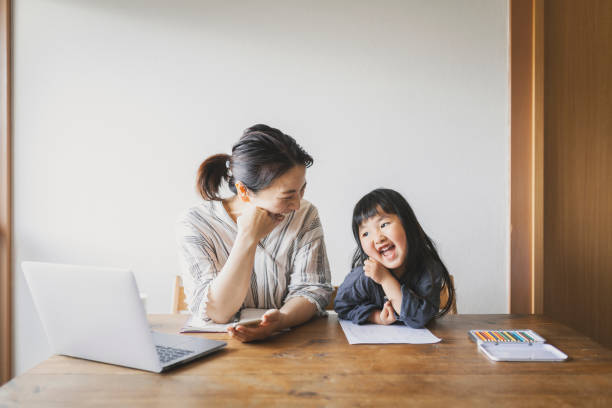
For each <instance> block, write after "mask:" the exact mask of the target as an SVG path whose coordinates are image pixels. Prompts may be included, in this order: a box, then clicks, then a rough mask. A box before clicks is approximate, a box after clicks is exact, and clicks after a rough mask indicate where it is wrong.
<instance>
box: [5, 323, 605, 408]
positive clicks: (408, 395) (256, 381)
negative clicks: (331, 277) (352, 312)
mask: <svg viewBox="0 0 612 408" xmlns="http://www.w3.org/2000/svg"><path fill="white" fill-rule="evenodd" d="M185 319H186V317H185V316H184V315H152V316H150V320H151V322H152V324H153V326H154V329H155V330H158V331H161V332H167V333H176V332H177V330H178V329H179V327H180V326H181V324H182V323H183V322H184V320H185ZM474 328H479V329H482V328H505V329H511V328H517V329H523V328H531V329H533V330H535V331H536V332H538V333H539V334H540V335H542V336H543V337H544V338H546V339H547V340H548V342H549V343H551V344H553V345H555V346H557V347H558V348H559V349H561V350H562V351H564V352H565V353H566V354H567V355H569V357H570V360H569V361H567V362H563V363H507V362H506V363H495V362H491V361H489V360H488V359H487V358H486V357H485V356H484V355H482V354H480V353H479V352H478V351H477V349H476V345H475V344H474V343H473V342H472V341H470V340H469V339H468V338H467V334H466V333H467V331H468V330H469V329H474ZM430 329H431V330H432V332H433V333H434V334H436V335H437V336H438V337H441V338H442V339H443V340H442V342H441V343H438V344H428V345H406V344H397V345H395V344H394V345H353V346H351V345H349V344H348V343H347V341H346V338H345V337H344V334H343V332H342V329H341V327H340V325H339V324H338V321H337V318H336V316H335V315H333V314H332V315H330V316H329V317H327V318H320V319H315V320H313V321H311V322H310V323H307V324H305V325H303V326H301V327H298V328H295V329H293V330H292V331H291V332H289V333H285V334H281V335H278V336H276V337H274V338H272V339H270V340H269V341H266V342H263V343H256V344H242V343H239V342H237V341H235V340H231V339H229V338H228V336H227V335H225V334H200V335H199V336H203V337H208V338H212V339H222V340H227V342H228V346H227V347H226V348H225V349H224V350H222V351H221V352H218V353H215V354H213V355H210V356H207V357H204V358H203V359H201V360H198V361H195V362H193V363H191V364H188V365H186V366H184V367H182V368H179V369H176V370H174V371H170V372H168V373H165V374H152V373H148V372H143V371H138V370H133V369H128V368H123V367H116V366H111V365H106V364H100V363H95V362H90V361H85V360H79V359H75V358H70V357H63V356H53V357H51V358H49V359H48V360H46V361H44V362H43V363H41V364H39V365H38V366H37V367H35V368H33V369H31V370H29V371H28V372H26V373H25V374H22V375H20V376H18V377H17V378H14V379H13V380H12V381H10V382H9V383H7V384H5V385H4V386H3V387H2V388H0V407H5V406H17V405H18V406H37V407H44V406H61V407H65V406H92V405H93V406H105V407H106V406H146V407H153V406H155V407H174V406H179V407H185V406H214V407H216V406H245V405H246V406H347V407H355V406H385V407H398V406H406V405H407V403H418V404H415V405H419V406H436V407H440V406H458V405H459V406H485V405H486V406H490V407H500V406H530V407H532V406H554V407H561V406H602V407H603V406H607V407H611V406H612V351H611V350H608V349H606V348H603V347H602V346H600V345H598V344H597V343H595V342H593V341H592V340H590V339H588V338H587V337H585V336H583V335H581V334H579V333H577V332H576V331H574V330H572V329H569V328H567V327H565V326H563V325H561V324H558V323H555V322H554V321H551V320H550V319H548V318H545V317H541V316H511V315H455V316H447V317H444V318H443V319H441V320H439V321H437V322H434V323H433V324H431V325H430Z"/></svg>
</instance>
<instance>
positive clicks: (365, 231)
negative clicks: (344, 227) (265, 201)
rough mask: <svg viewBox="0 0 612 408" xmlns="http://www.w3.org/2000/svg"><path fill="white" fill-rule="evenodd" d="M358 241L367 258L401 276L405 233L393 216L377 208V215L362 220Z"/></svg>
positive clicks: (405, 249)
mask: <svg viewBox="0 0 612 408" xmlns="http://www.w3.org/2000/svg"><path fill="white" fill-rule="evenodd" d="M359 240H360V242H361V247H362V248H363V251H364V252H365V254H366V255H367V256H369V257H370V258H372V259H373V260H375V261H377V262H378V263H380V264H382V265H383V266H384V267H385V268H387V269H389V270H391V271H393V272H394V273H395V276H397V277H399V276H401V274H402V272H403V266H404V263H405V261H406V255H407V254H408V251H407V245H406V233H405V231H404V227H403V225H402V222H401V220H400V219H399V217H398V216H397V215H395V214H387V213H385V212H383V211H382V209H380V208H379V211H378V214H377V215H375V216H373V217H370V218H368V219H366V220H364V221H363V222H362V223H361V225H360V226H359Z"/></svg>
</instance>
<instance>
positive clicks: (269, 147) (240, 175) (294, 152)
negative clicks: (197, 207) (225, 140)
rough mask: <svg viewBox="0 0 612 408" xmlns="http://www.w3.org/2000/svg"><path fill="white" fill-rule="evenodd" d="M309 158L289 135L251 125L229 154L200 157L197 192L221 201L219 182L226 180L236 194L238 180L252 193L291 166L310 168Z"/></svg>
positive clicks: (261, 188) (261, 126)
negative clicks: (204, 158)
mask: <svg viewBox="0 0 612 408" xmlns="http://www.w3.org/2000/svg"><path fill="white" fill-rule="evenodd" d="M312 161H313V160H312V157H311V156H310V155H309V154H308V153H306V151H304V149H302V147H301V146H300V145H298V144H297V142H296V141H295V139H294V138H292V137H291V136H289V135H286V134H284V133H283V132H281V131H280V130H278V129H274V128H271V127H270V126H266V125H255V126H251V127H250V128H248V129H247V130H245V131H244V133H243V134H242V137H241V138H240V140H238V142H237V143H236V144H235V145H234V146H233V147H232V154H231V155H229V154H215V155H213V156H210V157H209V158H207V159H206V160H204V162H203V163H202V164H201V165H200V168H199V169H198V176H197V188H198V192H199V193H200V195H201V196H202V198H204V199H205V200H221V197H220V196H219V189H220V187H221V183H222V182H223V181H226V182H227V183H228V185H229V188H230V190H231V191H232V192H233V193H234V194H236V186H235V182H236V180H238V181H241V182H242V183H244V185H245V186H246V187H247V188H248V189H249V190H251V191H253V192H255V193H256V192H258V191H260V190H263V189H264V188H266V187H268V186H269V185H270V184H271V183H272V181H274V179H276V178H277V177H279V176H282V175H283V174H284V173H286V172H287V171H288V170H290V169H291V168H293V167H294V166H297V165H301V166H306V167H310V166H311V165H312Z"/></svg>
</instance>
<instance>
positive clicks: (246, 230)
mask: <svg viewBox="0 0 612 408" xmlns="http://www.w3.org/2000/svg"><path fill="white" fill-rule="evenodd" d="M284 218H285V217H284V216H283V215H281V214H270V213H269V212H268V211H266V210H264V209H263V208H260V207H256V206H254V205H251V204H249V205H248V206H247V208H246V209H245V211H244V212H243V213H242V214H241V215H240V216H239V217H238V218H237V220H236V223H237V224H238V235H239V236H242V237H245V238H248V239H249V240H251V241H252V242H253V243H257V242H259V241H260V240H261V239H262V238H264V237H265V236H266V235H268V234H269V233H270V232H271V231H272V230H273V229H274V228H275V227H276V226H277V225H278V224H280V222H281V221H282V220H283V219H284Z"/></svg>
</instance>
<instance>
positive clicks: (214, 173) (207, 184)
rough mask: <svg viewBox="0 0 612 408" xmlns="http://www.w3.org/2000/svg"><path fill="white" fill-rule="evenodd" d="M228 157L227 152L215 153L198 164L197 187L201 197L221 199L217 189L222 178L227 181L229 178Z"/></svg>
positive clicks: (229, 157)
mask: <svg viewBox="0 0 612 408" xmlns="http://www.w3.org/2000/svg"><path fill="white" fill-rule="evenodd" d="M230 159H231V156H230V155H229V154H215V155H214V156H210V157H209V158H207V159H206V160H204V162H203V163H202V164H200V168H199V169H198V176H197V189H198V192H199V193H200V195H201V196H202V198H203V199H205V200H217V201H221V197H220V196H219V189H220V187H221V182H222V181H223V180H225V181H229V179H230V173H229V167H228V163H229V160H230Z"/></svg>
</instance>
